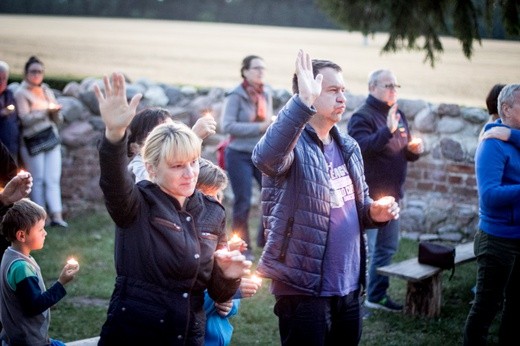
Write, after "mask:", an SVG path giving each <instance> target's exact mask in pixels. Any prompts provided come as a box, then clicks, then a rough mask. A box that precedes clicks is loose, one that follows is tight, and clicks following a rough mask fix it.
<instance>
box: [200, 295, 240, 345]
mask: <svg viewBox="0 0 520 346" xmlns="http://www.w3.org/2000/svg"><path fill="white" fill-rule="evenodd" d="M238 292H240V290H239V291H238ZM236 297H240V295H237V294H236V295H235V298H236ZM239 306H240V299H233V307H232V308H231V311H229V313H228V314H227V315H226V316H224V317H223V316H221V315H219V313H218V312H217V308H215V301H214V300H213V299H211V298H210V297H209V294H208V290H206V291H205V292H204V311H205V312H206V335H205V336H204V346H227V345H229V343H230V342H231V336H232V335H233V326H232V325H231V323H229V318H230V317H231V316H234V315H236V314H237V313H238V307H239Z"/></svg>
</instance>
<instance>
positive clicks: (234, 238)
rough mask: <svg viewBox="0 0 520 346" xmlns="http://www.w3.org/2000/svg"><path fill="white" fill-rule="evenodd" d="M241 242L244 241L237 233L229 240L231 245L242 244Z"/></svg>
mask: <svg viewBox="0 0 520 346" xmlns="http://www.w3.org/2000/svg"><path fill="white" fill-rule="evenodd" d="M241 241H242V238H240V237H239V236H238V234H236V233H233V236H232V237H231V239H230V240H229V242H230V243H238V242H241Z"/></svg>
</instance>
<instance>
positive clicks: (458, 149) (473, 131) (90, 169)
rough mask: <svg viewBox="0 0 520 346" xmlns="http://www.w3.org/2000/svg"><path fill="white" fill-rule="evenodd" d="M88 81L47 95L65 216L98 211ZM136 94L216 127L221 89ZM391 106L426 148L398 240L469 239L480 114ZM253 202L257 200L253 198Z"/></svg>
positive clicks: (206, 149) (278, 96) (94, 117)
mask: <svg viewBox="0 0 520 346" xmlns="http://www.w3.org/2000/svg"><path fill="white" fill-rule="evenodd" d="M96 83H97V84H99V85H101V81H100V80H96V79H93V78H87V79H85V80H83V81H82V82H81V83H75V82H73V83H70V84H68V85H67V86H66V87H65V88H64V89H63V91H55V92H56V94H57V96H58V101H59V102H60V104H62V105H63V113H64V118H65V123H64V124H63V125H62V127H61V129H60V131H61V137H62V142H63V146H62V151H63V174H62V195H63V201H64V212H65V215H66V217H72V216H76V215H79V214H81V213H84V212H88V211H91V210H96V209H98V208H102V207H103V197H102V194H101V191H100V189H99V163H98V154H97V143H98V141H99V139H100V138H101V136H102V133H103V129H104V126H103V123H102V121H101V119H100V117H99V109H98V105H97V101H96V99H95V96H94V93H93V91H92V90H93V89H92V87H93V85H94V84H96ZM10 87H13V88H14V87H16V85H10ZM137 92H141V93H143V95H144V98H143V100H142V101H141V104H140V107H146V106H160V107H164V108H167V109H169V110H170V111H171V113H172V114H173V115H174V116H175V117H176V118H177V119H179V120H181V121H183V122H185V123H186V124H188V125H190V126H191V125H193V123H194V122H195V120H196V119H197V117H198V116H199V115H200V114H202V113H203V112H205V111H208V110H209V111H211V112H212V113H213V115H214V116H215V118H216V119H217V122H218V120H219V118H220V109H221V105H222V101H223V99H224V97H225V90H224V89H221V88H212V89H195V88H193V87H189V86H185V87H177V86H171V85H162V84H157V83H154V82H152V81H150V80H146V79H141V80H137V81H135V82H130V81H129V85H128V88H127V96H128V97H131V96H133V95H134V94H135V93H137ZM274 94H275V100H274V106H275V109H276V110H278V109H279V108H280V107H282V106H283V104H285V102H286V101H287V100H288V98H289V97H290V96H291V95H290V93H289V92H288V91H286V90H275V92H274ZM365 97H366V95H352V94H348V95H347V105H348V107H347V111H346V112H345V114H344V117H343V119H342V121H341V122H340V123H339V124H338V126H339V128H340V130H342V131H346V123H347V121H348V119H349V118H350V115H351V114H352V112H353V110H354V109H355V108H356V107H358V106H359V105H360V104H361V103H362V102H363V101H364V99H365ZM399 108H400V109H401V110H403V111H404V113H405V114H406V116H407V118H408V121H409V123H410V127H411V131H412V134H413V135H414V136H417V137H420V138H422V139H423V141H424V144H425V149H426V150H425V153H424V155H423V156H422V157H421V159H419V161H417V162H414V163H411V164H410V165H409V172H408V177H407V182H406V196H405V198H404V199H403V201H402V209H401V210H402V212H401V224H402V231H403V235H405V236H408V237H412V238H418V237H419V236H420V235H421V237H422V238H424V237H435V238H442V239H446V240H452V241H456V242H460V241H464V240H466V239H469V238H471V237H472V235H473V233H474V232H475V231H476V229H477V222H478V205H477V202H478V200H477V198H478V197H477V190H476V186H475V182H476V181H475V175H474V162H473V157H474V153H475V150H476V147H477V138H478V134H479V132H480V129H481V128H482V126H483V125H484V124H485V122H486V121H487V120H488V115H487V113H486V111H485V110H484V109H481V108H467V107H459V106H458V105H454V104H430V103H427V102H425V101H422V100H400V101H399ZM222 138H224V136H223V135H222V134H221V132H220V129H219V128H218V127H217V134H215V135H214V136H211V137H209V138H207V139H206V140H205V141H204V143H203V156H204V157H206V158H209V159H211V160H214V159H215V149H216V146H217V144H218V143H219V141H220V140H221V139H222ZM231 198H232V196H231ZM254 198H255V200H256V201H257V200H258V196H257V195H255V197H254Z"/></svg>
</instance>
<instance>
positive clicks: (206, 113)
mask: <svg viewBox="0 0 520 346" xmlns="http://www.w3.org/2000/svg"><path fill="white" fill-rule="evenodd" d="M204 116H205V117H207V116H210V117H212V116H213V114H211V112H210V111H206V112H204Z"/></svg>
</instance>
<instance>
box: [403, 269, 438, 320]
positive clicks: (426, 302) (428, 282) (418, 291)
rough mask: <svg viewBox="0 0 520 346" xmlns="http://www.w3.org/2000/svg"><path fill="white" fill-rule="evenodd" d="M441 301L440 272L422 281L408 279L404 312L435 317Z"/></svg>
mask: <svg viewBox="0 0 520 346" xmlns="http://www.w3.org/2000/svg"><path fill="white" fill-rule="evenodd" d="M441 301H442V280H441V273H438V274H436V275H434V276H432V277H429V278H427V279H424V280H422V281H415V282H413V281H408V287H407V290H406V304H405V308H404V312H405V314H408V315H413V316H424V317H437V316H439V315H440V313H441Z"/></svg>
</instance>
